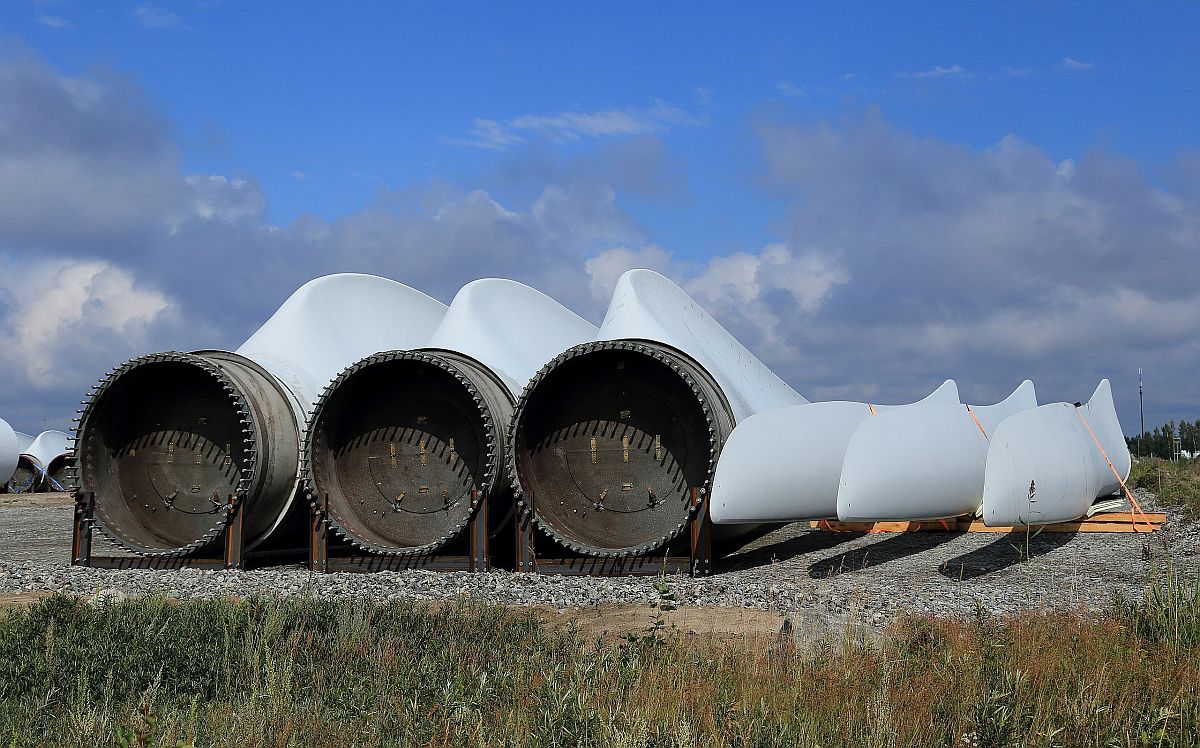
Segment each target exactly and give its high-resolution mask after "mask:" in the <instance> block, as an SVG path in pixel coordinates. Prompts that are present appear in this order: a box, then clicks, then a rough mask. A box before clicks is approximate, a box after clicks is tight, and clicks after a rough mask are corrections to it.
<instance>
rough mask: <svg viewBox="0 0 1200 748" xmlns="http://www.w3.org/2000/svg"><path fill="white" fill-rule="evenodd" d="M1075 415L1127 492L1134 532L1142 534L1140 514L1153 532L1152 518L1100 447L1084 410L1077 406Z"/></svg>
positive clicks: (1122, 488)
mask: <svg viewBox="0 0 1200 748" xmlns="http://www.w3.org/2000/svg"><path fill="white" fill-rule="evenodd" d="M1075 413H1076V415H1078V416H1079V420H1080V421H1082V422H1083V427H1084V428H1086V429H1087V430H1088V433H1089V434H1091V435H1092V441H1094V442H1096V449H1098V450H1100V455H1101V456H1102V457H1104V461H1105V462H1107V463H1108V469H1109V470H1111V471H1112V474H1113V476H1114V477H1116V479H1117V483H1120V484H1121V490H1123V491H1124V492H1125V496H1126V498H1128V499H1129V508H1130V510H1131V511H1130V512H1129V521H1130V523H1132V524H1133V531H1134V532H1141V530H1139V529H1138V526H1137V515H1138V514H1140V515H1142V519H1143V520H1145V522H1146V526H1147V527H1149V528H1150V529H1149V530H1147V532H1153V531H1154V525H1153V524H1151V523H1150V518H1149V517H1147V516H1146V512H1144V511H1142V506H1141V504H1139V503H1138V502H1137V499H1135V498H1133V494H1132V493H1131V492H1130V491H1129V486H1127V485H1125V481H1123V480H1122V479H1121V474H1120V473H1118V472H1117V469H1116V468H1115V467H1113V464H1112V460H1110V459H1108V453H1107V452H1105V451H1104V447H1102V446H1100V440H1099V439H1097V438H1096V432H1095V431H1092V427H1091V426H1089V425H1088V422H1087V419H1086V418H1084V417H1083V410H1082V409H1081V408H1080V406H1078V405H1076V406H1075Z"/></svg>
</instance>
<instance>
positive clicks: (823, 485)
mask: <svg viewBox="0 0 1200 748" xmlns="http://www.w3.org/2000/svg"><path fill="white" fill-rule="evenodd" d="M957 403H958V386H957V385H956V384H955V383H954V380H947V381H945V382H944V383H942V385H941V386H939V387H938V388H937V389H936V390H934V391H933V392H932V393H931V394H930V395H929V396H927V397H926V398H925V399H923V400H920V401H918V402H916V403H912V404H909V405H871V404H868V403H860V402H843V401H838V402H821V403H806V404H803V405H794V406H791V407H788V408H781V409H778V410H773V411H767V412H764V413H758V414H756V415H753V416H750V417H749V418H747V419H746V420H744V421H742V422H741V423H739V424H738V425H737V426H736V427H735V428H734V430H733V433H732V434H731V435H730V437H729V439H728V440H727V441H726V442H725V447H724V449H723V450H722V452H721V457H720V460H719V461H718V462H717V470H716V475H715V476H714V478H713V495H712V503H711V506H710V513H711V515H712V519H713V522H715V523H717V524H742V523H747V524H750V523H762V522H793V521H797V520H805V519H833V518H836V517H837V514H838V512H837V510H838V488H839V486H840V479H841V475H842V462H843V461H844V459H845V457H846V448H847V446H848V445H849V443H850V440H851V437H852V436H853V435H854V433H855V431H856V430H857V429H858V428H859V426H860V424H862V423H863V422H864V421H865V420H867V419H868V418H870V417H871V414H872V413H873V412H874V413H878V414H882V413H881V412H882V411H887V412H903V411H906V410H908V409H910V408H916V407H922V408H923V407H927V406H933V405H946V404H955V405H953V407H958V408H961V407H962V406H961V405H957Z"/></svg>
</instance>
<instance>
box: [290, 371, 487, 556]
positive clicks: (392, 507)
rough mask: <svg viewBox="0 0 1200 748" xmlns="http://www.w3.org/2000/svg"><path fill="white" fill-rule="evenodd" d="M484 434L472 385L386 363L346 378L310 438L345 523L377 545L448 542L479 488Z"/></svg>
mask: <svg viewBox="0 0 1200 748" xmlns="http://www.w3.org/2000/svg"><path fill="white" fill-rule="evenodd" d="M488 448H489V447H488V439H487V434H486V431H485V427H484V421H483V416H482V414H481V412H480V408H479V406H478V405H477V404H476V403H475V401H474V400H473V398H472V396H471V393H470V391H469V390H468V389H467V388H466V387H465V386H464V385H463V384H462V383H461V382H459V381H458V380H457V379H456V378H455V377H454V375H453V374H451V373H450V372H447V371H446V370H444V369H442V368H441V367H439V366H436V365H434V364H431V363H429V362H426V361H421V360H413V359H392V360H385V361H379V362H376V363H373V364H371V365H369V366H366V367H364V368H362V369H359V370H358V371H356V372H354V373H353V374H352V375H350V376H349V377H347V378H346V379H345V380H343V381H342V383H341V384H339V386H338V387H337V389H336V390H334V391H333V392H332V393H331V394H330V395H329V398H328V400H327V402H325V403H324V404H323V407H322V409H321V413H320V416H319V417H318V422H317V423H316V424H315V425H314V430H313V434H312V451H311V454H310V460H311V461H312V475H313V482H314V487H315V489H316V491H317V492H318V493H323V494H326V495H328V497H329V510H330V513H331V514H332V515H333V516H334V518H335V520H336V521H337V522H338V524H339V525H340V526H341V529H342V530H343V531H345V532H347V533H348V534H350V535H351V536H352V537H354V538H356V539H357V540H360V541H362V542H364V543H367V544H369V545H371V546H374V547H375V548H376V549H381V550H395V551H397V552H403V551H406V550H409V549H414V548H420V547H424V546H431V545H433V544H440V543H441V542H444V541H449V540H450V539H451V537H452V535H453V534H455V532H456V530H458V529H460V528H462V526H463V525H465V524H466V523H467V522H468V521H469V520H470V517H471V513H472V508H471V491H472V489H473V488H476V489H478V490H479V491H480V494H481V495H482V494H484V493H485V492H486V490H487V488H488V486H485V485H483V481H484V473H485V471H486V466H487V458H488V453H487V450H488Z"/></svg>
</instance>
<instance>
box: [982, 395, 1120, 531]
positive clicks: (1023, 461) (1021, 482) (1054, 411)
mask: <svg viewBox="0 0 1200 748" xmlns="http://www.w3.org/2000/svg"><path fill="white" fill-rule="evenodd" d="M1089 428H1090V431H1089ZM1097 442H1099V446H1097ZM1102 450H1103V451H1102ZM1106 455H1107V458H1108V459H1107V460H1106V459H1105V456H1106ZM1108 460H1111V461H1112V465H1113V467H1111V468H1110V467H1109V462H1108ZM1131 464H1132V463H1131V459H1130V456H1129V450H1128V448H1127V447H1126V445H1125V438H1124V435H1123V432H1122V430H1121V424H1120V422H1119V421H1118V420H1117V412H1116V407H1115V406H1114V404H1113V399H1112V389H1111V387H1110V385H1109V382H1108V380H1107V379H1106V380H1103V381H1101V382H1100V385H1099V386H1098V387H1097V388H1096V391H1095V393H1094V394H1093V395H1092V397H1091V399H1090V400H1089V401H1088V402H1087V404H1086V405H1083V406H1081V407H1079V408H1076V407H1075V406H1074V405H1072V404H1070V403H1052V404H1050V405H1043V406H1041V407H1038V408H1033V409H1032V410H1027V411H1024V412H1021V413H1017V414H1016V415H1013V416H1010V417H1009V418H1007V419H1006V420H1005V421H1004V422H1003V423H1001V424H1000V425H999V426H998V427H997V428H996V432H995V434H994V435H993V436H992V440H991V444H990V446H989V448H988V455H987V465H986V468H985V471H984V486H983V520H984V523H985V524H987V525H991V526H1010V525H1011V526H1020V525H1023V524H1031V525H1037V524H1045V523H1050V522H1065V521H1069V520H1072V519H1077V518H1079V517H1082V516H1083V515H1084V514H1086V513H1087V510H1088V507H1090V506H1091V505H1092V502H1093V501H1095V500H1096V499H1097V498H1099V497H1101V496H1107V495H1109V494H1112V493H1116V492H1117V491H1119V490H1120V481H1119V480H1118V479H1117V477H1118V476H1117V475H1114V473H1113V469H1114V468H1115V470H1116V473H1117V474H1118V475H1119V476H1120V478H1121V480H1124V479H1125V478H1126V477H1128V475H1129V469H1130V466H1131Z"/></svg>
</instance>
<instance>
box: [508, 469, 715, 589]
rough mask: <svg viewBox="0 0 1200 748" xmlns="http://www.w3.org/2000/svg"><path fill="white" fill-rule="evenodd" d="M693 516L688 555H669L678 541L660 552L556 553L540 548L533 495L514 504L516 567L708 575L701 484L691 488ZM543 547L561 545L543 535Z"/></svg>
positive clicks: (708, 525)
mask: <svg viewBox="0 0 1200 748" xmlns="http://www.w3.org/2000/svg"><path fill="white" fill-rule="evenodd" d="M691 503H692V518H691V520H690V521H689V522H688V527H687V542H688V544H689V546H690V552H689V554H688V555H687V556H671V555H668V553H667V551H668V550H669V549H670V548H671V546H672V545H675V544H676V543H677V541H672V543H670V544H668V545H666V546H664V547H663V548H662V550H663V551H664V553H663V555H657V554H655V553H646V554H642V555H639V556H625V557H621V558H601V557H598V556H583V555H566V554H562V555H558V556H554V555H551V554H549V553H544V551H539V548H538V538H537V532H536V530H535V529H534V527H533V503H532V497H529V498H528V499H523V500H522V501H521V502H520V503H519V504H518V506H517V517H516V522H515V525H516V533H517V543H516V556H517V557H516V569H517V571H525V572H533V573H537V574H570V575H581V576H583V575H590V576H607V577H616V576H654V575H658V574H663V573H666V574H689V575H691V576H693V577H707V576H710V575H711V574H712V573H713V549H712V520H711V519H710V518H709V515H708V507H709V496H708V492H707V491H706V490H704V489H703V488H693V489H692V490H691ZM541 540H542V541H544V542H545V544H544V545H543V548H546V547H547V546H551V547H554V548H555V549H556V550H557V549H559V548H560V547H558V546H557V544H554V543H553V541H552V540H550V539H549V538H542V539H541Z"/></svg>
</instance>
